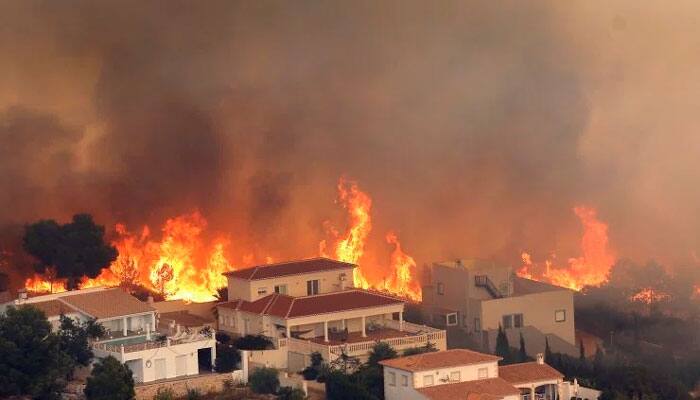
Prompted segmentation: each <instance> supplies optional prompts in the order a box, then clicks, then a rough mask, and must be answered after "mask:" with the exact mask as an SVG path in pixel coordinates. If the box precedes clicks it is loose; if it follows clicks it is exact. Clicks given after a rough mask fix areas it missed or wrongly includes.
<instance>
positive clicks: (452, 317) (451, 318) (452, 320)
mask: <svg viewBox="0 0 700 400" xmlns="http://www.w3.org/2000/svg"><path fill="white" fill-rule="evenodd" d="M455 325H457V314H455V313H452V314H447V326H455Z"/></svg>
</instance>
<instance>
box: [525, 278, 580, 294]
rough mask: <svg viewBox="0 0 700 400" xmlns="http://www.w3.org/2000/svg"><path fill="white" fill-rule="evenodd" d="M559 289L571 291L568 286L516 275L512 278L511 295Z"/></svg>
mask: <svg viewBox="0 0 700 400" xmlns="http://www.w3.org/2000/svg"><path fill="white" fill-rule="evenodd" d="M560 290H566V291H570V292H573V291H572V290H571V289H569V288H565V287H562V286H556V285H552V284H550V283H545V282H540V281H536V280H533V279H527V278H523V277H520V276H516V277H515V278H514V279H513V296H523V295H527V294H535V293H544V292H556V291H560Z"/></svg>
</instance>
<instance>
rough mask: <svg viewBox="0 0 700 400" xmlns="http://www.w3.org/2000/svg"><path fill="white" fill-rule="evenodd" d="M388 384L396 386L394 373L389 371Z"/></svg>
mask: <svg viewBox="0 0 700 400" xmlns="http://www.w3.org/2000/svg"><path fill="white" fill-rule="evenodd" d="M389 386H396V373H395V372H389Z"/></svg>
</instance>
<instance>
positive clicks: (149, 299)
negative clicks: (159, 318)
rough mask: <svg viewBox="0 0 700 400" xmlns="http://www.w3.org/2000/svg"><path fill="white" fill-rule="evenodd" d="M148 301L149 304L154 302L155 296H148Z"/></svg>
mask: <svg viewBox="0 0 700 400" xmlns="http://www.w3.org/2000/svg"><path fill="white" fill-rule="evenodd" d="M146 301H147V302H148V304H153V296H148V298H147V299H146Z"/></svg>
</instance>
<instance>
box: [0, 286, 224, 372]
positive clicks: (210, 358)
mask: <svg viewBox="0 0 700 400" xmlns="http://www.w3.org/2000/svg"><path fill="white" fill-rule="evenodd" d="M10 305H14V306H22V305H28V306H32V307H36V308H38V309H39V310H41V311H43V312H44V314H45V315H46V317H47V318H48V320H49V322H50V323H51V325H52V327H53V328H54V329H57V328H58V326H59V323H60V322H59V319H60V316H61V315H65V316H67V317H70V318H73V319H75V320H77V321H86V320H88V319H96V320H97V322H99V323H100V324H102V325H103V326H104V327H105V329H106V331H107V333H106V335H105V337H104V338H101V339H100V340H99V341H96V342H93V343H92V344H91V345H92V348H93V352H94V353H95V356H96V357H106V356H108V355H111V356H114V357H115V358H116V359H118V360H119V361H121V362H123V363H125V364H126V365H127V366H128V367H129V368H130V369H131V370H132V371H133V373H134V380H136V381H137V382H151V381H155V380H159V379H166V378H175V377H179V376H186V375H194V374H198V373H199V370H200V367H201V368H203V369H204V370H206V369H210V367H211V366H212V365H213V363H214V360H215V359H216V343H215V340H214V338H213V334H211V333H206V334H205V333H200V332H198V331H187V330H186V329H180V328H176V332H175V334H171V335H170V336H168V334H169V332H165V334H162V333H160V332H158V331H156V330H154V327H157V326H158V325H157V315H156V311H155V309H154V308H153V307H152V306H151V305H150V304H148V303H146V302H142V301H140V300H138V299H137V298H135V297H133V296H131V295H130V294H128V293H126V292H124V291H123V290H122V289H120V288H111V289H107V288H102V287H98V288H91V289H84V290H73V291H67V292H62V293H53V294H47V295H41V296H35V297H27V296H26V293H24V294H21V295H20V297H19V298H18V299H16V300H14V301H11V302H7V303H5V304H3V305H1V306H0V311H4V310H5V309H6V308H7V307H8V306H10ZM200 364H206V365H200Z"/></svg>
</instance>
